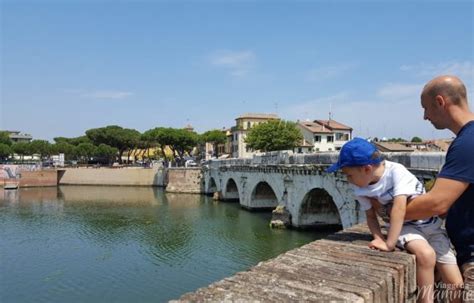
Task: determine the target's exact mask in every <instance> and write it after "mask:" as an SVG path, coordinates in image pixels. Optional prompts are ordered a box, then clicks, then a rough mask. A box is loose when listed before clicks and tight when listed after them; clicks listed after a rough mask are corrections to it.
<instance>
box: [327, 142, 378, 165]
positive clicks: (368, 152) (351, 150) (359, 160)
mask: <svg viewBox="0 0 474 303" xmlns="http://www.w3.org/2000/svg"><path fill="white" fill-rule="evenodd" d="M376 151H377V148H376V147H375V146H374V145H373V144H372V143H370V142H369V141H367V140H365V139H362V138H354V139H352V140H351V141H349V142H347V143H346V144H344V146H342V149H341V151H340V153H339V159H338V160H337V163H334V164H333V165H331V166H330V167H329V168H328V169H327V170H326V171H327V172H328V173H332V172H335V171H336V170H339V169H341V168H343V167H346V166H363V165H368V164H378V163H380V162H382V158H381V157H378V158H375V159H372V155H373V154H374V153H375V152H376Z"/></svg>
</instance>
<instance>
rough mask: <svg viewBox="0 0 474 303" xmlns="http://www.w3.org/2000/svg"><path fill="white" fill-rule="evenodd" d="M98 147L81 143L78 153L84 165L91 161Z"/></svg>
mask: <svg viewBox="0 0 474 303" xmlns="http://www.w3.org/2000/svg"><path fill="white" fill-rule="evenodd" d="M96 149H97V147H96V146H95V145H94V144H92V143H81V144H79V145H78V146H77V147H76V153H77V155H78V156H79V158H80V159H81V161H82V162H83V163H86V164H87V162H88V161H89V159H90V158H91V157H92V156H94V155H95V154H96Z"/></svg>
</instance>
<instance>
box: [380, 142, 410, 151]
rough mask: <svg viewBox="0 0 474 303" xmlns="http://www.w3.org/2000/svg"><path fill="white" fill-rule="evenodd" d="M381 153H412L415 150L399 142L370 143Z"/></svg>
mask: <svg viewBox="0 0 474 303" xmlns="http://www.w3.org/2000/svg"><path fill="white" fill-rule="evenodd" d="M372 143H373V144H374V145H375V147H377V149H378V150H379V151H381V152H413V151H415V148H413V147H409V146H406V145H404V144H401V143H399V142H381V141H379V142H372Z"/></svg>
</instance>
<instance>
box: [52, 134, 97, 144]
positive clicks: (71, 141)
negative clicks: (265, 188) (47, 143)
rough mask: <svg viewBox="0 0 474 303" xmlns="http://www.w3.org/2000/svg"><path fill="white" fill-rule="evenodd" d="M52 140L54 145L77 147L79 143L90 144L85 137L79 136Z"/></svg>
mask: <svg viewBox="0 0 474 303" xmlns="http://www.w3.org/2000/svg"><path fill="white" fill-rule="evenodd" d="M53 140H54V142H55V143H69V144H72V145H75V146H78V145H79V144H81V143H92V142H91V140H90V139H89V138H88V137H87V136H80V137H74V138H66V137H56V138H54V139H53Z"/></svg>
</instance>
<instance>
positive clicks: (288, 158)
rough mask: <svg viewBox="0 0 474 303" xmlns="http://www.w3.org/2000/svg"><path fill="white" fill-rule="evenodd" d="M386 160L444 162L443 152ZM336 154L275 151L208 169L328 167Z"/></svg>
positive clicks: (411, 164)
mask: <svg viewBox="0 0 474 303" xmlns="http://www.w3.org/2000/svg"><path fill="white" fill-rule="evenodd" d="M382 155H383V157H384V158H385V159H387V160H390V161H393V162H398V163H401V164H403V165H405V166H406V167H407V168H409V169H416V170H430V171H439V170H440V168H441V167H442V166H443V164H444V161H445V155H446V154H445V153H444V152H411V153H405V152H403V153H402V152H399V153H382ZM338 156H339V153H338V152H320V153H313V154H294V153H293V152H291V151H277V152H269V153H262V154H256V155H254V156H253V157H252V158H239V159H224V160H211V161H210V162H209V167H210V168H217V167H220V166H252V165H259V166H260V165H322V166H329V165H330V164H332V163H335V162H337V158H338Z"/></svg>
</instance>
